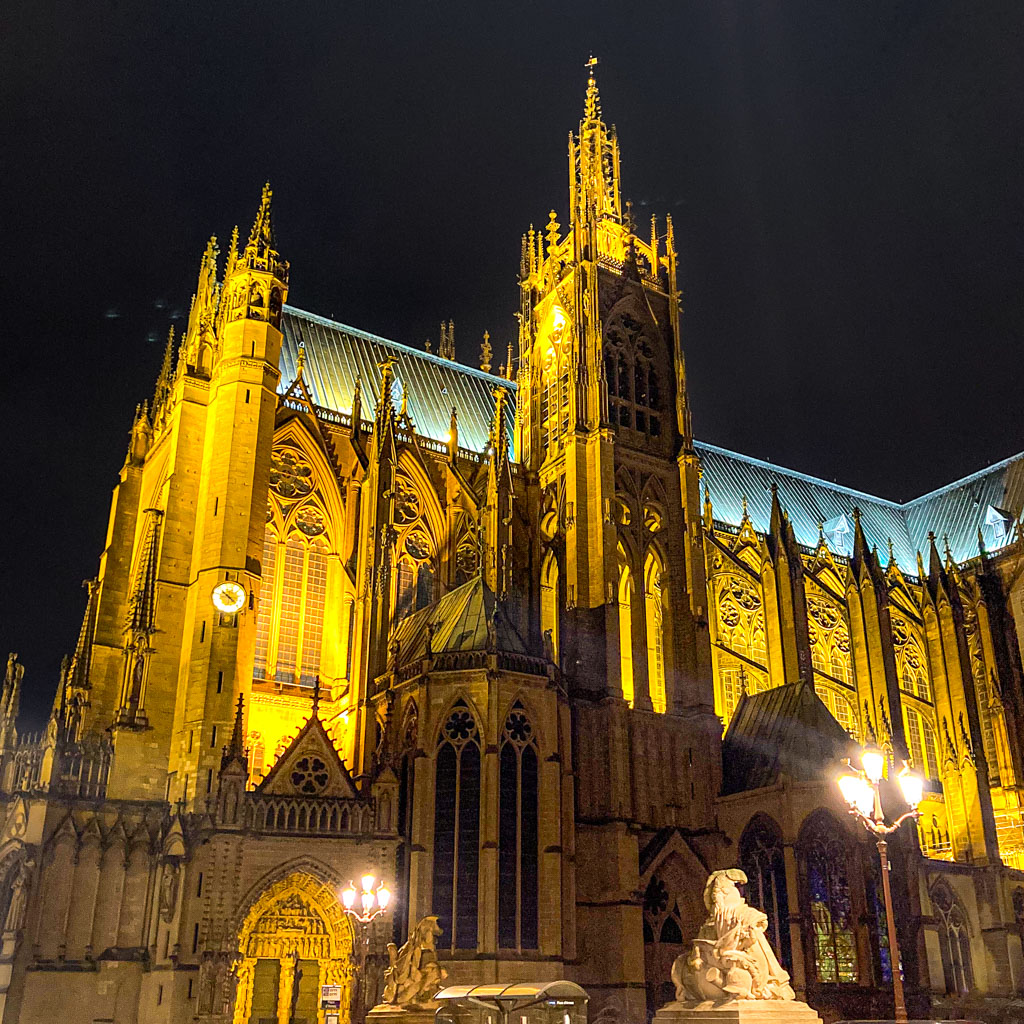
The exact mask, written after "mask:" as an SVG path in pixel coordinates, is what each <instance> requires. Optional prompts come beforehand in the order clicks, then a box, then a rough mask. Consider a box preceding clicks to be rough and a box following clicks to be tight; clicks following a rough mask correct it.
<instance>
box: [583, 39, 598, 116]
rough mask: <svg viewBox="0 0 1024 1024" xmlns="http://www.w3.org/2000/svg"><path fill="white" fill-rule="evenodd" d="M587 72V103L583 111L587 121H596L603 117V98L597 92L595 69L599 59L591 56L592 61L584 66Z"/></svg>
mask: <svg viewBox="0 0 1024 1024" xmlns="http://www.w3.org/2000/svg"><path fill="white" fill-rule="evenodd" d="M583 66H584V67H585V68H586V69H587V71H588V75H587V101H586V106H585V107H584V111H583V119H584V120H585V121H596V120H598V119H599V118H600V117H601V98H600V96H599V95H598V92H597V79H596V78H594V69H595V68H596V67H597V58H596V57H595V56H594V55H593V54H591V56H590V60H588V61H587V63H586V64H584V65H583Z"/></svg>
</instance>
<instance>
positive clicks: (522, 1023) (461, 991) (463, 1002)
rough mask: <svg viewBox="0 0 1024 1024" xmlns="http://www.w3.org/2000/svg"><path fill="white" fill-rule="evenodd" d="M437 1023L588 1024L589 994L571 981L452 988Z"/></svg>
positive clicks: (443, 994) (440, 997)
mask: <svg viewBox="0 0 1024 1024" xmlns="http://www.w3.org/2000/svg"><path fill="white" fill-rule="evenodd" d="M434 998H435V999H436V1000H437V1001H438V1002H440V1003H441V1005H440V1006H439V1007H438V1009H437V1011H436V1013H435V1014H434V1019H435V1021H436V1024H587V1000H588V999H589V997H588V995H587V993H586V992H585V991H584V990H583V989H582V988H580V986H579V985H576V984H574V983H573V982H571V981H538V982H528V981H518V982H514V983H511V984H504V983H499V984H496V985H450V986H449V987H448V988H446V989H442V990H441V991H440V992H438V994H437V995H436V996H434Z"/></svg>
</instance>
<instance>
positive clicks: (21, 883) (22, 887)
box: [4, 859, 35, 932]
mask: <svg viewBox="0 0 1024 1024" xmlns="http://www.w3.org/2000/svg"><path fill="white" fill-rule="evenodd" d="M34 867H35V861H34V860H30V859H26V860H23V861H22V862H21V863H20V864H19V865H18V868H17V870H16V871H15V873H14V878H13V880H12V881H11V902H10V903H9V904H8V906H7V916H6V917H5V918H4V931H5V932H17V931H20V930H21V928H22V926H23V925H24V923H25V910H26V908H27V907H28V894H29V888H30V886H31V882H32V869H33V868H34Z"/></svg>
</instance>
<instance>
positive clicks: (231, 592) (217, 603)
mask: <svg viewBox="0 0 1024 1024" xmlns="http://www.w3.org/2000/svg"><path fill="white" fill-rule="evenodd" d="M212 596H213V606H214V607H215V608H216V609H217V610H218V611H221V612H224V614H225V615H234V614H235V612H240V611H241V610H242V607H243V606H244V605H245V587H243V586H242V584H241V583H236V582H235V580H225V581H224V582H223V583H218V584H217V586H215V587H214V588H213V595H212Z"/></svg>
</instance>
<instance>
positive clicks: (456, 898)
mask: <svg viewBox="0 0 1024 1024" xmlns="http://www.w3.org/2000/svg"><path fill="white" fill-rule="evenodd" d="M435 766H436V779H435V784H434V892H433V897H434V913H435V914H437V919H438V924H439V925H440V928H441V937H440V939H438V946H439V947H440V948H442V949H449V950H456V949H476V947H477V896H478V893H477V887H478V885H477V872H478V868H479V860H480V733H479V730H478V729H477V724H476V719H475V718H474V717H473V714H472V712H471V711H470V710H469V708H468V707H467V706H466V704H465V702H464V701H461V700H460V701H457V702H456V704H455V706H454V707H453V708H452V711H451V714H450V715H449V716H448V719H447V721H446V722H445V724H444V728H443V729H442V730H441V735H440V737H439V740H438V746H437V756H436V759H435Z"/></svg>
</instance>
